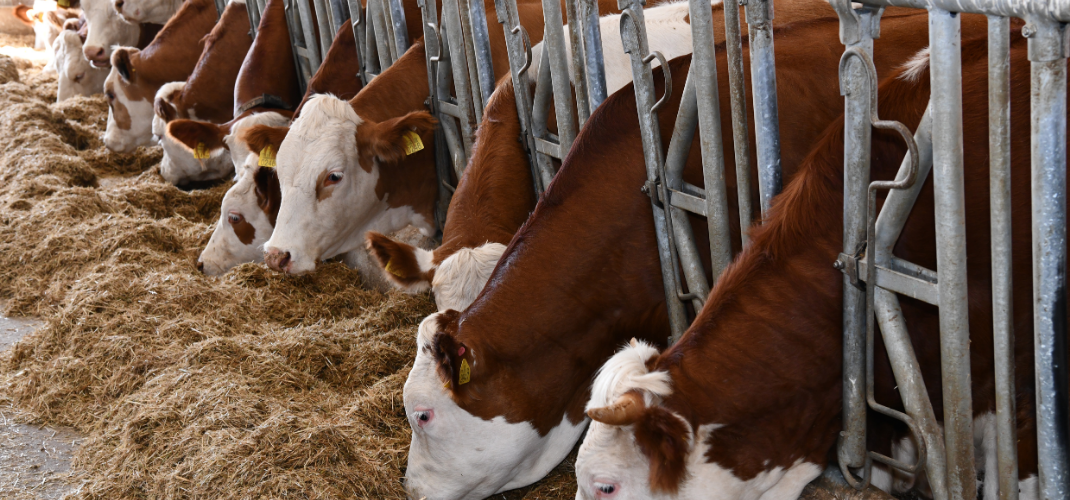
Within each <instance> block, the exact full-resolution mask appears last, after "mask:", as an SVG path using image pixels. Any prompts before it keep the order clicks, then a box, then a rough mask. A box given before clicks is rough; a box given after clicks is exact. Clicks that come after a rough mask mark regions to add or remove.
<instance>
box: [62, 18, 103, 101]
mask: <svg viewBox="0 0 1070 500" xmlns="http://www.w3.org/2000/svg"><path fill="white" fill-rule="evenodd" d="M52 47H53V50H54V51H55V59H53V60H54V61H55V63H56V73H57V78H56V80H57V82H58V84H59V89H58V91H57V92H56V101H57V102H62V101H65V100H67V99H70V98H72V97H74V96H76V95H84V96H91V95H93V94H99V93H101V92H103V91H104V80H105V79H107V78H108V70H106V69H102V68H94V67H93V66H91V65H90V64H89V61H86V60H85V57H83V56H82V39H81V38H79V37H78V33H75V32H74V31H70V30H66V31H64V32H63V33H60V34H59V36H58V37H56V41H55V43H54V44H53V45H52Z"/></svg>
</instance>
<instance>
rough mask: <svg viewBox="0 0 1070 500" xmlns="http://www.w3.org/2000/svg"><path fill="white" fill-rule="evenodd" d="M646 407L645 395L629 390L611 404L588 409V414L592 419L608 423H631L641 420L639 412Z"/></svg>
mask: <svg viewBox="0 0 1070 500" xmlns="http://www.w3.org/2000/svg"><path fill="white" fill-rule="evenodd" d="M645 408H646V402H645V401H643V396H641V395H639V393H638V392H635V391H629V392H626V393H624V395H622V396H621V397H619V398H617V401H615V402H614V403H613V404H611V405H609V406H603V407H602V408H591V409H590V410H587V416H588V417H591V420H594V421H596V422H601V423H603V424H606V425H629V424H633V423H635V421H636V420H639V414H640V413H642V411H643V409H645Z"/></svg>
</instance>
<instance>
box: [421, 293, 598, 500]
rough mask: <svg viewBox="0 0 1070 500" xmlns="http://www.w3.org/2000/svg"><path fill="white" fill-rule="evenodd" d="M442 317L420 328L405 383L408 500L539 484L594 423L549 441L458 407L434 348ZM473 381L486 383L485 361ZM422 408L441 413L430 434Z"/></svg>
mask: <svg viewBox="0 0 1070 500" xmlns="http://www.w3.org/2000/svg"><path fill="white" fill-rule="evenodd" d="M437 318H438V313H436V314H432V315H431V316H428V317H427V318H426V319H424V321H423V323H421V324H420V329H419V334H418V339H419V340H418V346H419V347H418V349H417V353H416V361H415V363H414V364H413V368H412V371H411V372H409V378H408V380H406V382H405V396H404V398H405V413H406V415H408V418H409V425H410V426H411V427H412V429H413V432H412V445H411V447H410V448H409V462H408V467H407V470H406V473H405V487H406V490H407V491H408V494H409V498H424V497H426V498H427V499H428V500H435V499H481V498H485V497H488V496H490V495H493V494H495V493H498V492H502V491H505V490H510V489H514V488H519V487H521V486H525V485H528V484H531V483H533V482H535V481H538V480H539V479H541V478H542V477H543V476H545V475H546V474H547V473H548V472H550V470H551V469H553V468H554V467H555V466H557V464H558V463H560V462H561V460H562V459H564V458H565V456H566V455H568V453H569V451H571V450H572V446H573V444H575V442H576V440H577V439H579V437H580V434H582V433H583V429H584V428H585V427H586V425H587V422H586V421H584V422H581V423H580V424H579V425H572V424H571V423H570V422H569V421H568V419H567V417H566V418H564V419H563V420H562V422H561V424H559V425H558V426H557V427H554V429H553V430H551V431H550V432H549V433H548V434H547V435H546V436H542V437H540V436H539V434H538V432H536V431H535V429H534V428H533V427H532V426H531V424H529V423H527V422H519V423H508V422H506V421H505V419H504V418H503V417H500V416H499V417H495V418H494V419H492V420H483V419H481V418H479V417H476V416H474V415H472V414H470V413H468V412H466V411H464V410H462V409H460V407H458V406H457V404H456V403H454V402H453V400H452V399H451V398H450V397H449V395H448V394H447V392H446V389H444V388H443V387H442V382H441V381H440V380H439V377H438V374H437V373H436V372H435V363H434V357H433V356H432V354H431V352H430V348H429V342H430V340H431V336H432V335H433V334H434V331H433V330H434V328H435V327H436V326H437ZM473 356H474V357H475V359H476V361H475V364H474V365H473V374H472V376H473V377H478V376H480V373H479V371H478V368H477V367H478V355H477V354H476V353H474V352H473ZM416 408H420V409H421V410H424V409H431V410H434V418H433V419H432V420H431V422H429V423H428V424H427V425H425V426H424V427H420V426H419V425H417V420H416V417H415V413H416Z"/></svg>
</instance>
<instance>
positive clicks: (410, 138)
mask: <svg viewBox="0 0 1070 500" xmlns="http://www.w3.org/2000/svg"><path fill="white" fill-rule="evenodd" d="M401 140H402V141H403V142H404V143H405V154H406V155H411V154H413V153H415V152H417V151H420V150H421V149H423V148H424V141H421V140H420V134H417V133H416V132H413V131H411V130H410V131H408V132H405V135H403V136H401Z"/></svg>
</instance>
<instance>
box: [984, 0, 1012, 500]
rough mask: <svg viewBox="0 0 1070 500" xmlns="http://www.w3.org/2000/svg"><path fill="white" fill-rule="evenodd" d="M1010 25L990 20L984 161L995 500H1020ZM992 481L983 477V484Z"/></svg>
mask: <svg viewBox="0 0 1070 500" xmlns="http://www.w3.org/2000/svg"><path fill="white" fill-rule="evenodd" d="M1010 27H1011V20H1010V19H1009V18H1006V17H999V16H988V157H989V162H990V164H989V169H990V172H989V182H988V185H989V193H990V196H989V200H990V201H989V203H990V204H991V205H990V206H991V215H990V218H991V219H990V220H991V228H992V340H993V342H994V345H993V353H994V354H995V359H994V365H995V384H996V463H997V468H996V470H997V471H998V473H999V499H1000V500H1018V427H1017V425H1016V418H1015V401H1014V399H1015V395H1016V390H1015V386H1016V384H1015V378H1014V319H1013V318H1014V311H1013V302H1012V299H1013V297H1012V293H1011V290H1012V289H1013V288H1012V287H1013V283H1012V282H1013V279H1012V277H1013V275H1014V274H1013V269H1012V267H1011V263H1012V260H1011V247H1012V241H1013V239H1012V236H1011V102H1010V94H1011V73H1010V67H1011V58H1010ZM989 480H991V479H990V478H988V477H986V478H985V481H989Z"/></svg>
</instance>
